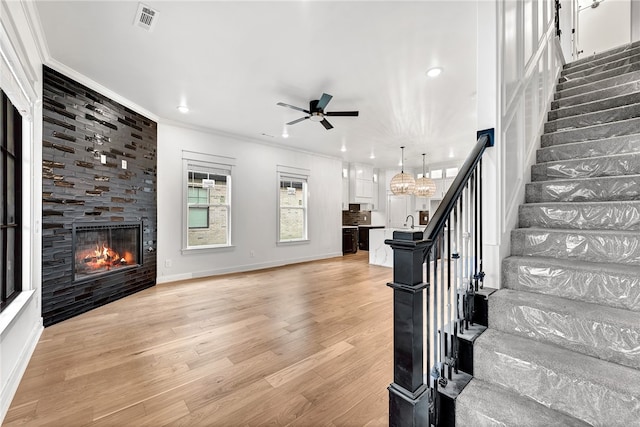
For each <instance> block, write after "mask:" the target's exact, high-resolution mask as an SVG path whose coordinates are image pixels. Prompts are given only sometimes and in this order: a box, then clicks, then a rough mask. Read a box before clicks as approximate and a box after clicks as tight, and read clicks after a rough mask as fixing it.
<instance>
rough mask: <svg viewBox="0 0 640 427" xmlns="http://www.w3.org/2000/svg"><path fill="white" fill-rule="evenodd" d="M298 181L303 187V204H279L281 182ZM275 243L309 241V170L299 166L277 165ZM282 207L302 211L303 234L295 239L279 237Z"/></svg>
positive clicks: (287, 243) (288, 243) (286, 243)
mask: <svg viewBox="0 0 640 427" xmlns="http://www.w3.org/2000/svg"><path fill="white" fill-rule="evenodd" d="M288 180H289V181H291V182H299V183H302V189H303V197H302V200H303V206H301V207H296V206H281V204H280V186H281V185H282V182H287V181H288ZM276 204H277V212H276V244H277V245H290V244H300V243H308V242H309V171H307V170H305V169H299V168H291V167H286V166H278V171H277V185H276ZM283 209H299V210H302V212H303V223H304V225H303V236H302V238H296V239H282V238H281V236H282V235H281V231H282V226H281V220H282V210H283Z"/></svg>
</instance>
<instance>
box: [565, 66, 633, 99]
mask: <svg viewBox="0 0 640 427" xmlns="http://www.w3.org/2000/svg"><path fill="white" fill-rule="evenodd" d="M612 62H613V61H612ZM639 63H640V61H639V62H632V63H631V64H624V65H620V66H618V67H616V68H611V69H609V70H603V71H600V72H598V73H595V74H589V77H591V76H594V77H596V76H598V75H599V74H604V73H610V72H612V71H615V70H619V69H620V68H624V67H629V66H630V65H635V64H639ZM638 66H640V65H638ZM594 68H595V67H594ZM637 71H640V69H639V70H632V71H627V72H626V73H620V74H614V75H613V76H609V77H605V78H602V79H596V80H593V81H588V82H584V83H582V84H579V85H576V86H571V87H567V88H564V87H563V88H562V89H557V90H556V92H562V91H564V90H569V89H576V88H579V87H583V86H586V85H589V84H592V83H597V82H601V81H605V80H607V79H612V78H616V77H619V76H624V75H625V74H630V73H634V72H637ZM569 82H570V81H567V82H562V83H558V86H560V85H563V84H565V83H569Z"/></svg>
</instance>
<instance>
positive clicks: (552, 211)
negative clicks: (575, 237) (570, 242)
mask: <svg viewBox="0 0 640 427" xmlns="http://www.w3.org/2000/svg"><path fill="white" fill-rule="evenodd" d="M518 219H519V227H520V228H530V227H537V228H560V229H578V230H585V229H591V230H594V229H596V230H633V231H640V200H632V201H601V202H591V201H589V202H542V203H525V204H523V205H520V207H519V213H518Z"/></svg>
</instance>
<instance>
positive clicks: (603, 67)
mask: <svg viewBox="0 0 640 427" xmlns="http://www.w3.org/2000/svg"><path fill="white" fill-rule="evenodd" d="M604 61H606V62H604ZM599 62H600V63H591V64H589V65H591V66H590V67H588V68H587V67H584V68H582V69H579V70H578V69H576V70H566V71H563V72H561V74H560V78H559V79H558V85H562V87H566V86H564V85H566V84H567V83H571V82H574V81H577V82H580V81H583V80H582V79H584V78H589V77H590V76H594V75H601V73H602V72H604V71H609V70H614V69H616V68H619V67H622V66H624V65H629V64H633V63H635V62H640V47H636V48H635V49H633V50H630V51H627V54H626V55H625V56H622V57H620V58H615V59H609V60H605V59H602V60H600V61H599Z"/></svg>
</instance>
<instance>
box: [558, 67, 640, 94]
mask: <svg viewBox="0 0 640 427" xmlns="http://www.w3.org/2000/svg"><path fill="white" fill-rule="evenodd" d="M634 73H638V74H640V70H634V71H629V72H628V73H622V74H619V75H617V76H612V77H607V78H605V79H602V80H596V81H594V82H589V83H585V84H583V85H580V86H575V87H570V88H567V89H560V90H556V91H555V93H556V94H562V93H563V92H565V93H566V92H568V91H570V90H576V89H580V88H585V87H586V86H589V85H593V84H596V83H602V82H606V81H607V80H614V79H617V78H620V76H626V75H628V74H634ZM637 80H638V79H635V80H632V81H629V82H624V83H621V84H626V83H633V82H635V81H637ZM616 86H620V84H613V85H611V86H605V87H603V88H600V89H608V88H611V87H616ZM600 89H595V90H588V91H585V92H581V93H577V94H575V95H569V96H567V97H562V96H560V97H559V98H558V99H554V100H555V101H559V100H561V99H563V98H564V99H566V98H570V97H572V96H576V95H583V94H585V93H590V92H595V91H597V90H600Z"/></svg>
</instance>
